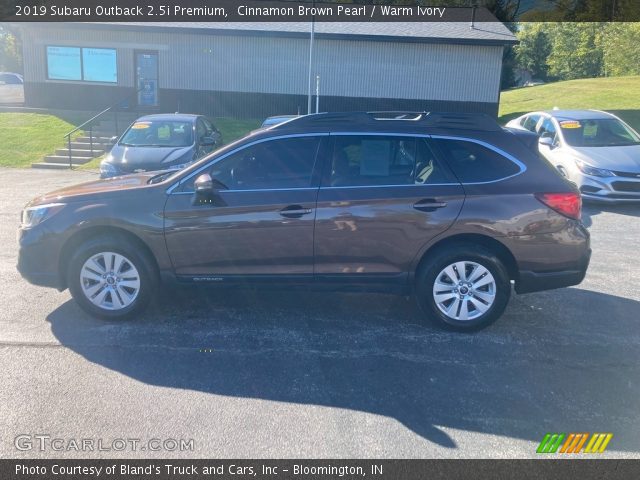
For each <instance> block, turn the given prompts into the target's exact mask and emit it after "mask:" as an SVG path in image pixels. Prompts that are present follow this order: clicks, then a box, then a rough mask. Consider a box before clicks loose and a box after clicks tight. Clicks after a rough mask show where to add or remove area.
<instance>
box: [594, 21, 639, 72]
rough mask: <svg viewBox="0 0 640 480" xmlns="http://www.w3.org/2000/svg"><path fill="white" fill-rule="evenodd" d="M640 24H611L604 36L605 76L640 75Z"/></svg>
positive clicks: (602, 40)
mask: <svg viewBox="0 0 640 480" xmlns="http://www.w3.org/2000/svg"><path fill="white" fill-rule="evenodd" d="M639 39H640V23H638V22H634V23H610V24H608V25H607V26H606V28H605V29H604V32H603V34H602V39H601V42H602V50H603V52H602V54H603V65H604V66H603V69H604V74H605V75H607V76H611V77H617V76H622V75H640V41H639Z"/></svg>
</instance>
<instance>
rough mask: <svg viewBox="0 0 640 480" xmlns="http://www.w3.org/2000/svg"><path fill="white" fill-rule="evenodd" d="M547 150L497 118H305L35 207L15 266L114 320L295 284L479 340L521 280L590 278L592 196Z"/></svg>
mask: <svg viewBox="0 0 640 480" xmlns="http://www.w3.org/2000/svg"><path fill="white" fill-rule="evenodd" d="M529 136H530V137H533V138H530V137H529ZM536 145H537V140H536V138H535V136H534V135H532V134H528V133H527V132H517V131H509V130H507V129H503V128H502V127H500V126H499V125H498V124H497V123H496V122H495V120H493V119H491V118H489V117H487V116H483V115H471V114H468V115H464V114H434V113H431V114H427V113H423V114H400V113H391V112H383V113H329V114H316V115H309V116H303V117H299V118H295V119H292V120H290V121H287V122H285V123H281V124H279V125H276V126H274V127H271V128H267V129H263V130H258V131H256V132H254V133H252V134H251V135H249V136H247V137H245V138H243V139H241V140H239V141H237V142H235V143H233V144H230V145H228V146H226V147H224V148H222V149H220V150H218V151H216V152H214V153H213V154H211V155H209V156H208V157H205V158H204V159H202V160H200V161H198V162H196V163H194V164H193V165H191V166H189V167H187V168H185V169H183V170H181V171H178V172H163V173H158V172H156V173H144V174H137V175H128V176H123V177H116V178H113V179H109V180H104V181H95V182H89V183H85V184H81V185H78V186H74V187H70V188H66V189H63V190H59V191H56V192H53V193H50V194H47V195H44V196H41V197H38V198H36V199H35V200H33V201H32V202H31V203H29V204H28V205H27V207H26V208H25V210H24V212H23V214H22V225H21V227H20V230H19V242H20V255H19V260H18V269H19V270H20V272H21V273H22V275H23V276H24V277H25V278H26V279H27V280H29V281H30V282H32V283H35V284H37V285H45V286H51V287H55V288H58V289H64V288H69V289H70V291H71V294H72V295H73V297H74V298H75V300H76V301H77V302H78V303H79V304H80V306H81V307H82V308H83V309H84V310H86V311H87V312H89V313H90V314H93V315H96V316H100V317H106V318H112V317H123V316H127V315H132V314H134V313H137V312H140V311H141V310H142V309H143V308H144V307H145V306H146V305H147V303H148V302H149V300H150V299H151V298H152V297H153V295H154V293H155V292H156V290H157V287H158V284H159V282H161V281H162V282H182V283H188V282H194V283H207V282H209V283H215V284H227V285H238V284H245V285H246V284H250V283H258V284H259V283H263V284H269V285H273V284H287V285H292V284H294V285H295V284H297V285H299V286H301V285H307V286H316V287H332V288H335V289H337V290H351V289H359V290H362V289H367V290H383V291H385V292H389V291H397V292H398V293H401V294H409V293H414V294H415V296H416V298H417V300H418V302H419V304H420V306H421V307H422V309H423V311H424V313H425V316H426V317H428V318H430V319H432V320H434V321H436V322H437V323H439V324H440V325H441V326H445V327H450V328H456V329H461V330H471V329H477V328H481V327H484V326H486V325H488V324H490V323H491V322H493V321H494V320H496V319H497V318H498V317H500V315H501V314H502V313H503V311H504V309H505V307H506V305H507V302H508V300H509V296H510V293H511V281H513V283H514V285H515V290H516V292H518V293H524V292H533V291H538V290H546V289H551V288H558V287H565V286H568V285H575V284H578V283H580V282H581V281H582V279H583V278H584V275H585V272H586V269H587V266H588V263H589V257H590V252H591V251H590V248H589V234H588V232H587V230H586V229H585V227H584V226H583V225H582V223H581V221H580V211H581V203H580V196H579V194H578V192H577V190H576V189H575V187H574V186H572V185H571V184H570V183H568V182H567V181H565V180H564V179H563V178H562V177H561V176H560V174H558V172H557V171H556V170H555V169H554V168H553V167H552V166H551V165H550V164H549V163H547V162H546V161H544V160H542V159H541V158H540V157H539V156H538V155H537V153H536V151H535V147H536Z"/></svg>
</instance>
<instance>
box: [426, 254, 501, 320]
mask: <svg viewBox="0 0 640 480" xmlns="http://www.w3.org/2000/svg"><path fill="white" fill-rule="evenodd" d="M427 255H428V258H427V260H426V261H425V262H424V263H423V264H422V266H421V268H420V269H419V271H418V272H417V274H416V299H417V301H418V305H419V306H420V308H421V309H422V311H423V312H424V313H425V315H426V317H427V318H428V319H429V320H431V321H432V322H433V323H435V324H436V325H437V326H439V327H441V328H444V329H447V330H457V331H467V332H469V331H476V330H480V329H482V328H485V327H487V326H489V325H491V324H492V323H493V322H495V321H496V320H497V319H498V318H500V316H501V315H502V314H503V312H504V310H505V308H506V307H507V303H509V298H510V296H511V282H510V281H509V275H508V273H507V269H506V268H505V266H504V264H503V263H502V262H501V261H500V259H499V258H498V257H497V256H496V255H495V254H494V253H493V252H492V251H491V250H489V249H488V248H486V247H484V246H481V245H474V244H468V243H457V244H453V245H450V246H447V247H445V248H442V249H438V250H436V251H434V252H432V253H428V254H427ZM456 262H473V263H476V264H479V265H481V266H483V267H484V268H486V269H487V270H488V271H489V273H490V274H491V275H492V276H493V279H494V281H495V288H494V292H495V299H494V300H493V303H492V304H491V306H490V307H489V308H488V309H487V311H486V312H484V313H480V310H478V311H477V312H476V314H477V315H478V316H477V317H475V318H472V319H469V320H457V319H455V318H452V317H450V316H448V315H447V314H445V313H444V312H443V311H442V310H441V309H440V308H439V307H438V305H437V304H436V300H435V299H434V285H435V282H436V279H437V278H438V277H439V275H440V273H441V272H442V271H443V270H444V269H445V268H446V267H447V266H449V265H452V264H453V263H456ZM456 287H457V286H456ZM487 288H488V287H487ZM471 291H472V292H473V290H471ZM481 293H482V292H481ZM456 295H457V294H456ZM474 300H476V299H475V298H474ZM455 301H456V300H455V298H454V299H453V300H451V301H450V303H449V305H451V304H452V303H453V302H455ZM467 305H469V303H467Z"/></svg>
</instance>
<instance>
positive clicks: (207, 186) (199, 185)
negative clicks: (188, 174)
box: [193, 173, 227, 205]
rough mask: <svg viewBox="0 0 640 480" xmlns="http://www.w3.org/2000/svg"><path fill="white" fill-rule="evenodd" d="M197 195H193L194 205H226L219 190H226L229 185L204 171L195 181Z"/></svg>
mask: <svg viewBox="0 0 640 480" xmlns="http://www.w3.org/2000/svg"><path fill="white" fill-rule="evenodd" d="M193 187H194V189H195V195H194V197H193V204H194V205H213V204H214V203H215V204H216V205H225V202H224V200H223V199H222V198H221V197H220V195H219V194H218V190H226V189H227V187H226V185H224V184H223V183H221V182H219V181H218V180H215V179H213V178H212V177H211V175H209V174H208V173H203V174H202V175H200V176H199V177H198V178H196V181H195V182H194V183H193Z"/></svg>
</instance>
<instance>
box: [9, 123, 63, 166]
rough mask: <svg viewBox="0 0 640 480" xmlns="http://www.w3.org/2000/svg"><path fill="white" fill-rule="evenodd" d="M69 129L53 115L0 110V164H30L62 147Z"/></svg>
mask: <svg viewBox="0 0 640 480" xmlns="http://www.w3.org/2000/svg"><path fill="white" fill-rule="evenodd" d="M73 128H74V125H72V124H71V123H69V122H67V121H65V120H63V119H61V118H58V117H56V116H53V115H43V114H39V113H17V112H0V166H2V167H29V166H31V163H32V162H38V161H40V160H41V159H42V157H43V156H45V155H48V154H52V153H53V152H54V150H55V149H56V148H61V147H64V135H65V134H66V133H68V132H70V131H71V130H73Z"/></svg>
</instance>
